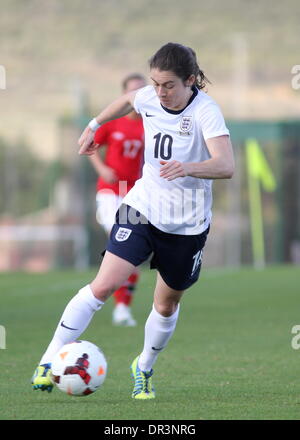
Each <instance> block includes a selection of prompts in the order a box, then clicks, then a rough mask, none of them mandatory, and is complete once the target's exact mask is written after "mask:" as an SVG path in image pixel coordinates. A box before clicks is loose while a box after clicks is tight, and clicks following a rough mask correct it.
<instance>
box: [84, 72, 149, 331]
mask: <svg viewBox="0 0 300 440" xmlns="http://www.w3.org/2000/svg"><path fill="white" fill-rule="evenodd" d="M145 85H146V80H145V78H144V77H143V75H141V74H139V73H132V74H130V75H128V76H126V77H125V78H124V80H123V82H122V89H123V92H124V93H128V92H131V91H133V90H137V89H139V88H141V87H144V86H145ZM94 141H95V143H96V144H98V145H99V146H101V147H102V146H106V147H107V149H106V154H105V158H104V160H103V159H102V157H101V156H100V155H99V153H98V152H96V153H95V154H94V155H93V156H90V160H91V162H92V165H93V167H94V168H95V170H96V172H97V173H98V175H99V178H98V181H97V195H96V203H97V214H96V217H97V221H98V223H99V224H100V225H101V226H102V227H103V228H104V230H105V232H106V233H107V235H108V236H109V234H110V231H111V229H112V227H113V224H114V222H115V214H116V212H117V210H118V208H119V206H120V205H121V203H122V200H123V197H124V196H125V195H126V194H127V192H128V191H129V190H130V189H131V188H132V187H133V185H134V183H135V181H136V180H137V179H139V178H140V177H141V170H142V165H143V153H144V129H143V122H142V118H141V116H140V115H138V114H137V113H136V112H135V111H132V112H131V113H129V114H128V115H126V116H124V117H123V118H120V119H116V120H114V121H110V122H109V123H107V124H105V125H104V126H102V127H100V128H99V129H98V130H97V131H96V132H95V138H94ZM138 278H139V273H138V271H137V270H136V271H135V272H133V273H132V274H131V275H130V276H129V278H128V280H127V282H126V283H125V284H124V285H122V286H121V287H120V288H119V289H118V290H117V291H116V292H115V293H114V299H115V307H114V311H113V324H114V325H123V326H135V325H136V321H135V319H134V318H133V317H132V313H131V308H130V305H131V303H132V298H133V291H134V289H135V287H136V284H137V281H138Z"/></svg>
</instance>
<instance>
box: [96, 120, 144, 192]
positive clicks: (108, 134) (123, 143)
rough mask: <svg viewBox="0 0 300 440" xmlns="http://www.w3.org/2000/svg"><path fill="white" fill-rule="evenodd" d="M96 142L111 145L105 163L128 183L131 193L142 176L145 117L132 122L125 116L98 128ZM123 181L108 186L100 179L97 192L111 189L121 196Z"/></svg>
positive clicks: (108, 147) (119, 177)
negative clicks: (120, 183)
mask: <svg viewBox="0 0 300 440" xmlns="http://www.w3.org/2000/svg"><path fill="white" fill-rule="evenodd" d="M94 141H95V143H97V144H100V145H101V146H104V145H107V150H106V155H105V160H104V163H105V164H106V165H107V166H109V167H111V168H113V169H114V170H115V172H116V174H117V176H118V179H119V181H127V191H129V190H130V189H131V188H132V187H133V185H134V183H135V181H136V180H137V179H139V178H140V177H141V171H142V162H143V153H144V127H143V121H142V118H140V117H138V118H137V119H131V118H129V117H127V116H124V117H123V118H119V119H115V120H114V121H110V122H107V123H106V124H104V125H102V126H101V127H100V128H98V130H97V131H96V133H95V137H94ZM119 181H117V182H114V183H107V182H105V180H104V179H103V178H102V177H99V179H98V181H97V191H99V190H103V189H106V188H107V189H110V190H113V191H114V192H115V194H119V193H120V191H119ZM121 195H122V196H125V194H121Z"/></svg>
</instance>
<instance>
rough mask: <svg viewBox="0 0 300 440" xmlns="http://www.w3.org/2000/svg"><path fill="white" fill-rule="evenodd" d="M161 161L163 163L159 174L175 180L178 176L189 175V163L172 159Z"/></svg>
mask: <svg viewBox="0 0 300 440" xmlns="http://www.w3.org/2000/svg"><path fill="white" fill-rule="evenodd" d="M159 163H160V164H161V165H162V167H161V169H160V173H159V175H160V177H163V178H164V179H166V180H174V179H177V177H186V176H187V175H188V164H187V163H182V162H178V160H171V161H170V162H167V161H165V160H160V161H159Z"/></svg>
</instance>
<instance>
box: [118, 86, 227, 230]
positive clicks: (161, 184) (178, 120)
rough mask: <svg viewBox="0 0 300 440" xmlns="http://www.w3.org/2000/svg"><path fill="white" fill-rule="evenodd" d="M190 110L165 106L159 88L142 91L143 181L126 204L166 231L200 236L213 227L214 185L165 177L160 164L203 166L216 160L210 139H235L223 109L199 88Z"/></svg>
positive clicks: (137, 105) (139, 97)
mask: <svg viewBox="0 0 300 440" xmlns="http://www.w3.org/2000/svg"><path fill="white" fill-rule="evenodd" d="M193 91H194V94H193V95H192V97H191V99H190V100H189V103H188V105H187V106H186V107H185V108H184V109H183V110H180V111H172V110H169V109H166V108H165V107H163V106H162V105H161V103H160V101H159V99H158V97H157V95H156V92H155V89H154V87H153V86H146V87H144V88H142V89H140V90H139V91H138V92H137V93H136V96H135V101H134V108H135V110H136V112H137V113H139V114H141V116H142V118H143V123H144V131H145V153H144V154H145V162H144V166H143V174H142V177H141V178H140V179H139V180H137V181H136V183H135V185H134V187H133V188H132V189H131V190H130V191H129V192H128V194H127V195H126V196H125V198H124V199H123V203H126V204H127V205H129V206H132V207H133V208H134V209H136V210H138V211H140V212H141V214H143V215H144V216H145V217H146V218H147V219H148V220H149V222H150V223H152V224H153V225H154V226H155V227H157V228H158V229H160V230H161V231H164V232H168V233H173V234H183V235H196V234H200V233H201V232H203V231H204V230H205V229H206V228H207V227H208V225H209V224H210V222H211V216H212V214H211V206H212V180H209V179H200V178H196V177H190V176H187V177H179V178H177V179H174V180H172V181H168V180H166V179H164V178H162V177H160V175H159V172H160V168H161V166H162V165H161V164H160V163H159V162H160V160H166V161H168V160H170V161H171V160H177V161H180V162H201V161H204V160H207V159H209V158H210V154H209V151H208V149H207V146H206V143H205V140H206V139H209V138H212V137H216V136H221V135H229V131H228V129H227V127H226V125H225V121H224V118H223V115H222V113H221V111H220V108H219V106H218V105H217V104H216V103H215V101H214V100H213V99H212V98H211V97H209V96H208V95H207V94H206V93H204V92H202V91H199V90H198V89H196V87H194V89H193Z"/></svg>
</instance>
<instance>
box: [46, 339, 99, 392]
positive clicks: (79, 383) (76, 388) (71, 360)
mask: <svg viewBox="0 0 300 440" xmlns="http://www.w3.org/2000/svg"><path fill="white" fill-rule="evenodd" d="M51 370H52V380H53V382H54V383H55V385H56V386H57V387H58V388H59V389H60V390H61V391H63V392H65V393H67V394H69V395H71V396H87V395H89V394H92V393H94V392H95V391H97V390H98V388H99V387H100V386H101V385H102V384H103V382H104V380H105V377H106V373H107V362H106V359H105V356H104V354H103V353H102V351H101V350H100V348H99V347H97V346H96V345H95V344H92V343H91V342H88V341H75V342H72V343H70V344H66V345H64V346H63V347H62V348H61V349H60V350H59V352H58V353H57V354H56V355H55V357H54V359H53V361H52V365H51Z"/></svg>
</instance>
